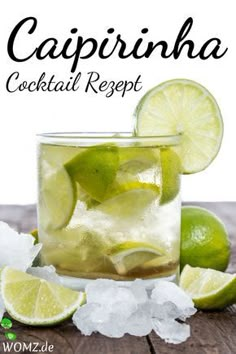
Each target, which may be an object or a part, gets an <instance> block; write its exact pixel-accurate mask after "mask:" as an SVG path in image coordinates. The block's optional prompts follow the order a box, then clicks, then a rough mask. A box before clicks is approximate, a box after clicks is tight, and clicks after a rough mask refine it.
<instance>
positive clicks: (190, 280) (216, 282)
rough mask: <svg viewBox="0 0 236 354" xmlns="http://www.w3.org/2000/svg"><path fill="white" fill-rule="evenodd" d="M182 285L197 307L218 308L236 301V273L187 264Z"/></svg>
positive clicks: (181, 279) (182, 277) (203, 308)
mask: <svg viewBox="0 0 236 354" xmlns="http://www.w3.org/2000/svg"><path fill="white" fill-rule="evenodd" d="M179 285H180V287H181V288H182V289H183V290H185V291H186V292H187V293H188V294H189V295H190V296H191V298H192V299H193V302H194V304H195V305H196V307H197V308H199V309H202V310H217V309H222V308H224V307H226V306H229V305H232V304H234V303H236V275H234V274H227V273H223V272H220V271H218V270H213V269H206V268H198V267H196V268H193V267H190V266H189V265H186V266H185V267H184V269H183V271H182V273H181V277H180V283H179Z"/></svg>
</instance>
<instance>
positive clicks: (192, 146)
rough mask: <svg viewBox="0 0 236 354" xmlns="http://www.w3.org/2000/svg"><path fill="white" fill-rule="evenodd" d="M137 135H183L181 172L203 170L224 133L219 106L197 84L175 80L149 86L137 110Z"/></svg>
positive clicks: (213, 155) (217, 147) (218, 145)
mask: <svg viewBox="0 0 236 354" xmlns="http://www.w3.org/2000/svg"><path fill="white" fill-rule="evenodd" d="M135 118H136V127H135V131H136V133H137V135H143V136H144V135H145V136H150V135H173V134H180V133H181V134H182V138H181V164H182V169H183V170H182V172H183V173H195V172H199V171H201V170H203V169H205V168H206V167H207V166H208V165H209V164H210V163H211V162H212V161H213V160H214V158H215V157H216V155H217V153H218V151H219V149H220V145H221V141H222V136H223V122H222V117H221V113H220V109H219V107H218V105H217V103H216V101H215V99H214V97H213V96H212V95H211V94H210V92H209V91H207V90H206V88H205V87H203V86H201V85H200V84H198V83H196V82H194V81H190V80H185V79H176V80H171V81H166V82H164V83H162V84H160V85H159V86H156V87H154V88H153V89H151V90H150V91H149V92H147V94H146V95H145V96H144V97H143V98H142V99H141V101H140V102H139V104H138V106H137V108H136V111H135Z"/></svg>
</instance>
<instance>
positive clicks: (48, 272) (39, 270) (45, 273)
mask: <svg viewBox="0 0 236 354" xmlns="http://www.w3.org/2000/svg"><path fill="white" fill-rule="evenodd" d="M27 273H28V274H31V275H33V276H34V277H38V278H41V279H45V280H47V281H49V282H51V283H56V284H59V285H61V278H60V277H59V275H58V274H57V273H56V268H55V267H53V266H52V265H50V266H44V267H30V268H28V269H27Z"/></svg>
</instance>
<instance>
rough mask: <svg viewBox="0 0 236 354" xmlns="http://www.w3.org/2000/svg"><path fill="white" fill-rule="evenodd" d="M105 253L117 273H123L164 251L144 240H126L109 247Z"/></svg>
mask: <svg viewBox="0 0 236 354" xmlns="http://www.w3.org/2000/svg"><path fill="white" fill-rule="evenodd" d="M106 254H107V256H108V257H109V259H110V261H111V262H112V263H113V265H114V267H115V269H116V271H117V273H118V274H120V275H125V274H127V273H128V272H129V271H131V270H133V269H135V268H137V267H139V266H141V265H142V264H144V263H146V262H148V261H151V260H152V259H154V258H157V257H159V256H162V255H163V254H164V252H163V250H160V249H158V248H156V247H154V246H152V245H150V244H148V243H145V242H135V241H126V242H123V243H120V244H118V245H115V246H114V247H112V248H110V249H109V250H107V252H106Z"/></svg>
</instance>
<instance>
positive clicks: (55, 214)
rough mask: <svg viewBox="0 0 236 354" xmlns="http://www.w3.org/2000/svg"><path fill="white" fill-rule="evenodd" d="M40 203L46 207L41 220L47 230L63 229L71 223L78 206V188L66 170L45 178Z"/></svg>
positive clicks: (63, 169)
mask: <svg viewBox="0 0 236 354" xmlns="http://www.w3.org/2000/svg"><path fill="white" fill-rule="evenodd" d="M40 203H42V204H43V205H44V208H40V210H41V213H42V215H40V220H41V221H42V224H43V225H44V226H45V227H46V228H52V229H54V230H56V229H61V228H63V227H65V226H66V225H67V224H68V223H69V221H70V219H71V216H72V214H73V211H74V208H75V204H76V186H75V182H74V181H73V180H72V179H71V178H70V176H69V174H68V173H67V171H66V169H65V168H63V167H61V168H58V169H54V170H52V172H51V173H49V174H48V175H45V176H44V178H43V179H42V187H41V193H40Z"/></svg>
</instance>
